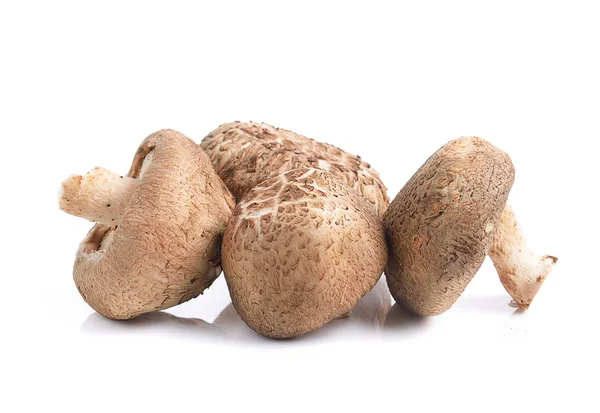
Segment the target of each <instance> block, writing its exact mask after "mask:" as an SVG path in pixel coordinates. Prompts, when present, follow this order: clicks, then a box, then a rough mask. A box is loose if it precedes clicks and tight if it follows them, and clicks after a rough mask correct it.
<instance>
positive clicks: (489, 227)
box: [383, 137, 556, 315]
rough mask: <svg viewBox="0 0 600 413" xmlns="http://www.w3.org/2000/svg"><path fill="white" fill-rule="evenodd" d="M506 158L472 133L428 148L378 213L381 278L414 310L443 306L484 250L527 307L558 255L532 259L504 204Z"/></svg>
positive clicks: (508, 182) (508, 175) (429, 311)
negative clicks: (383, 254) (383, 242)
mask: <svg viewBox="0 0 600 413" xmlns="http://www.w3.org/2000/svg"><path fill="white" fill-rule="evenodd" d="M513 181H514V167H513V164H512V161H511V160H510V158H509V156H508V155H507V154H506V153H505V152H503V151H501V150H499V149H498V148H496V147H495V146H493V145H492V144H490V143H489V142H487V141H485V140H483V139H480V138H477V137H462V138H460V139H457V140H454V141H451V142H449V143H448V144H446V145H445V146H443V147H442V148H441V149H439V150H438V151H437V152H436V153H434V154H433V155H432V156H431V157H430V158H429V159H428V160H427V161H426V162H425V164H423V166H421V168H420V169H419V170H418V171H417V172H416V173H415V175H414V176H413V177H412V178H411V179H410V180H409V181H408V182H407V183H406V185H405V186H404V187H403V188H402V190H401V191H400V192H399V193H398V195H397V196H396V198H395V199H394V200H393V201H392V203H391V204H390V206H389V208H388V210H387V211H386V213H385V215H384V217H383V223H384V228H385V231H386V238H387V242H388V248H389V257H388V263H387V266H386V270H385V273H386V278H387V282H388V285H389V288H390V292H391V293H392V296H393V297H394V299H395V300H396V301H397V302H399V303H401V304H403V305H404V306H406V307H408V308H409V309H410V310H412V311H413V312H415V313H417V314H420V315H437V314H441V313H443V312H444V311H446V310H448V309H449V308H450V307H451V306H452V304H454V302H455V301H456V300H457V299H458V297H459V296H460V295H461V294H462V292H463V291H464V289H465V287H466V286H467V284H468V283H469V282H470V281H471V279H472V278H473V276H474V275H475V273H476V272H477V271H478V270H479V268H480V267H481V265H482V264H483V261H484V259H485V257H486V255H487V254H488V253H489V254H490V257H491V258H492V259H493V260H494V264H495V265H496V268H497V269H498V272H499V274H500V278H501V280H502V283H503V285H504V286H505V288H506V289H507V291H508V292H509V293H510V295H511V296H512V297H513V298H514V299H515V301H516V302H517V303H518V304H519V306H521V307H522V308H527V307H528V306H529V304H530V303H531V300H533V297H534V296H535V294H536V293H537V291H538V290H539V287H540V286H541V283H542V282H543V280H544V279H545V277H546V275H547V273H548V272H549V270H550V268H551V265H552V264H553V263H554V262H555V261H556V258H554V257H547V256H545V257H542V259H541V261H539V262H538V261H536V259H535V258H534V255H533V253H531V252H530V251H529V249H528V248H527V245H526V244H525V242H524V239H523V237H522V233H521V230H520V227H519V226H518V225H517V223H516V220H515V218H514V215H513V213H512V210H511V209H510V207H506V202H507V199H508V194H509V192H510V189H511V187H512V184H513Z"/></svg>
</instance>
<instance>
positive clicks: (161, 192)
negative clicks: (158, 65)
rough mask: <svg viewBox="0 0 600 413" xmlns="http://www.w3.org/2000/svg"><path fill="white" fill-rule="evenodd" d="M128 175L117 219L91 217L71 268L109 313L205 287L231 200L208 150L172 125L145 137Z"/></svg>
mask: <svg viewBox="0 0 600 413" xmlns="http://www.w3.org/2000/svg"><path fill="white" fill-rule="evenodd" d="M148 155H150V156H148ZM144 160H146V162H144ZM129 176H130V177H132V178H139V179H140V184H139V186H138V187H137V188H136V189H135V191H134V193H133V195H132V197H131V200H130V202H129V204H128V205H127V206H126V208H125V211H124V213H123V217H122V219H121V222H120V224H119V225H118V227H108V226H105V225H99V224H97V225H95V226H94V227H93V228H92V230H91V231H90V232H89V233H88V235H87V237H86V238H85V239H84V240H83V242H82V243H81V245H80V247H79V250H78V252H77V257H76V260H75V265H74V270H73V274H74V279H75V284H76V285H77V288H78V289H79V292H80V293H81V295H82V297H83V298H84V300H85V301H86V302H87V303H88V304H89V305H90V306H91V307H92V308H94V310H96V311H97V312H99V313H100V314H102V315H104V316H106V317H109V318H115V319H126V318H132V317H135V316H137V315H140V314H142V313H146V312H150V311H155V310H161V309H165V308H168V307H172V306H174V305H177V304H180V303H182V302H184V301H187V300H190V299H192V298H194V297H197V296H198V295H199V294H200V293H202V291H204V289H206V288H207V287H209V286H210V285H211V284H212V282H213V281H214V279H215V278H216V277H217V276H218V275H219V274H220V272H221V269H220V267H219V265H220V260H219V244H220V242H221V236H222V233H223V231H224V229H225V226H226V224H227V221H228V220H229V218H230V217H231V212H232V210H233V208H234V201H233V197H232V196H231V194H230V193H229V191H228V190H227V188H226V187H225V185H224V184H223V182H222V181H221V179H220V178H219V177H218V176H217V174H216V173H215V171H214V169H213V167H212V165H211V163H210V159H209V158H208V156H207V155H206V154H205V153H204V151H203V150H202V149H201V148H200V147H199V146H198V145H196V144H195V143H194V142H193V141H191V140H190V139H188V138H187V137H185V136H184V135H182V134H180V133H179V132H175V131H172V130H161V131H159V132H156V133H154V134H152V135H150V136H149V137H147V138H146V139H145V140H144V141H143V142H142V144H141V146H140V148H139V149H138V151H137V153H136V155H135V158H134V161H133V164H132V167H131V170H130V172H129Z"/></svg>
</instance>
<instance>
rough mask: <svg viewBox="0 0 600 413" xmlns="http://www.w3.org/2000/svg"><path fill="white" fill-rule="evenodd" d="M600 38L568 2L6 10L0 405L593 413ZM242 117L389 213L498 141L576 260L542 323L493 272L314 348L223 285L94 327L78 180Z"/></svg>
mask: <svg viewBox="0 0 600 413" xmlns="http://www.w3.org/2000/svg"><path fill="white" fill-rule="evenodd" d="M599 21H600V13H599V12H598V10H597V9H596V8H595V7H594V2H589V3H583V2H573V1H569V2H562V3H556V2H541V3H533V2H524V1H517V2H510V1H504V2H495V3H491V2H481V1H478V2H456V1H454V2H441V3H433V2H426V1H422V2H411V3H400V2H390V3H379V2H372V1H369V2H364V3H362V4H360V3H353V2H340V3H333V2H331V3H330V2H327V3H325V2H309V1H303V2H298V3H296V4H291V3H288V2H272V3H264V2H259V3H257V2H243V3H242V2H240V3H232V2H225V1H220V2H206V3H205V4H201V3H200V2H198V4H193V5H192V4H191V3H190V4H185V3H181V2H175V1H169V2H164V4H162V5H159V4H155V3H154V2H144V3H140V4H135V3H130V2H109V1H104V2H96V3H95V4H92V3H91V2H88V3H86V4H84V2H73V3H65V2H56V1H54V2H40V3H32V2H26V1H22V2H10V3H9V2H2V3H1V5H0V53H1V55H0V59H1V61H0V126H1V129H0V132H1V142H2V152H1V153H2V157H1V160H0V168H1V176H2V187H3V188H2V189H3V190H2V211H3V216H4V219H5V221H4V225H3V227H2V237H1V238H0V243H1V247H2V248H1V250H0V251H1V260H2V264H3V267H2V269H1V270H0V272H1V278H0V279H1V280H2V286H1V287H0V288H1V289H2V313H1V314H2V315H1V317H2V320H1V321H2V330H1V331H2V334H1V336H2V338H1V340H0V342H1V343H2V344H1V348H2V351H1V352H0V354H1V356H0V357H1V367H0V369H1V371H2V374H1V377H2V381H3V383H2V391H1V393H2V395H1V397H0V410H1V411H4V412H13V411H61V412H62V411H85V412H87V411H159V410H160V411H180V410H182V409H184V408H185V409H186V411H230V410H231V411H254V410H257V411H276V412H287V411H296V410H298V411H301V410H310V411H332V412H337V411H354V410H357V411H384V410H385V411H403V412H414V411H433V410H434V409H438V410H442V411H507V410H510V411H517V410H520V411H545V410H547V409H549V408H553V409H556V410H557V411H598V409H599V403H598V400H597V397H598V396H597V391H598V369H599V368H600V363H599V357H598V345H599V344H600V343H599V341H598V339H597V338H596V335H597V333H598V324H599V321H598V320H599V319H598V316H599V314H598V309H597V308H598V304H597V303H598V294H599V291H598V287H599V286H600V283H599V276H600V274H599V271H598V266H597V265H596V264H595V261H596V259H597V256H598V247H599V246H600V242H599V238H598V230H599V229H600V228H599V225H598V214H599V212H598V199H599V196H598V189H597V183H598V178H599V173H598V165H597V164H598V146H599V145H598V139H599V138H600V117H599V114H600V60H599V59H600V54H599V52H600V47H599V46H600V24H599ZM233 120H254V121H264V122H267V123H270V124H273V125H276V126H280V127H284V128H287V129H291V130H293V131H296V132H298V133H302V134H304V135H307V136H309V137H312V138H314V139H317V140H320V141H325V142H328V143H331V144H334V145H336V146H340V147H342V148H343V149H345V150H346V151H348V152H351V153H354V154H359V155H361V157H362V158H363V159H365V160H367V162H370V163H371V164H372V165H373V166H374V167H375V169H376V170H377V171H378V172H379V173H380V174H381V176H382V178H383V180H384V182H385V183H386V185H387V186H388V189H389V194H390V196H391V197H393V196H395V194H396V193H397V192H398V191H399V190H400V188H401V187H402V185H403V184H404V183H405V182H406V181H407V180H408V178H410V176H411V175H412V174H413V173H414V171H416V169H417V168H418V167H419V166H420V165H421V164H422V163H423V162H424V161H425V160H426V159H427V158H428V157H429V155H430V154H431V153H433V152H434V151H435V150H436V149H437V148H439V147H440V146H442V145H443V144H444V143H446V142H447V141H449V140H451V139H454V138H457V137H459V136H461V135H477V136H480V137H483V138H485V139H488V140H489V141H491V142H492V143H494V144H496V145H497V146H499V147H500V148H502V149H504V150H505V151H507V152H508V153H509V154H510V155H511V157H512V159H513V162H514V164H515V167H516V170H517V178H516V182H515V185H514V187H513V190H512V193H511V197H510V201H511V203H512V204H513V206H514V208H515V210H516V212H517V214H518V216H519V218H520V220H521V222H522V223H523V226H524V228H525V231H526V233H527V235H528V238H529V241H530V244H531V245H532V246H533V247H534V249H535V250H536V251H538V252H540V253H549V254H553V255H556V256H558V257H559V262H558V264H557V266H556V267H555V269H554V271H553V272H552V273H551V275H550V277H549V278H548V280H547V281H546V283H545V284H544V287H543V288H542V290H541V292H540V293H539V295H538V297H537V298H536V300H535V301H534V303H533V305H532V307H531V309H530V310H529V311H528V312H526V313H519V312H517V311H515V309H514V308H512V307H510V306H509V305H508V303H509V301H510V298H509V296H508V295H507V294H506V292H505V291H504V289H503V288H502V286H501V284H500V282H499V281H498V278H497V276H496V274H495V271H494V269H493V266H492V265H491V264H490V262H489V261H487V262H486V263H485V264H484V266H483V267H482V269H481V271H480V272H479V274H478V275H477V276H476V277H475V279H474V280H473V281H472V283H471V284H470V285H469V287H468V288H467V290H466V291H465V293H464V294H463V296H462V297H461V298H460V299H459V301H458V302H457V303H456V305H455V306H454V307H453V308H452V309H451V310H450V311H448V312H447V313H445V314H443V315H441V316H438V317H434V318H427V319H418V318H414V317H411V316H408V315H407V314H405V313H403V312H402V311H401V310H399V309H398V308H397V307H393V308H392V309H391V311H389V312H387V314H386V310H387V307H386V305H385V302H386V300H390V297H389V295H388V294H387V293H386V289H385V288H386V287H385V285H380V286H378V289H376V290H375V291H374V292H373V293H372V294H371V295H370V296H368V297H367V298H366V299H365V300H363V301H362V302H361V304H360V308H359V309H357V310H356V311H355V315H353V316H352V317H351V318H350V319H348V320H338V321H335V322H332V323H331V324H329V325H327V326H326V327H324V328H322V329H321V330H319V331H317V332H315V333H312V334H309V335H307V336H305V337H303V338H301V339H299V340H288V341H273V340H268V339H264V338H262V337H259V336H257V335H256V334H254V333H253V332H251V331H249V330H248V329H247V328H246V327H245V325H244V324H243V323H242V322H241V321H240V320H239V318H237V316H236V314H235V312H232V311H231V308H227V307H228V304H229V302H230V301H229V296H228V293H227V288H226V286H225V283H224V279H223V278H222V277H220V278H219V280H218V281H217V282H216V283H215V284H214V286H213V287H211V288H210V289H209V290H208V291H207V292H206V293H205V294H204V295H203V296H201V297H199V298H198V299H195V300H193V301H191V302H189V303H186V304H184V305H181V306H179V307H176V308H173V309H170V310H168V311H167V312H163V313H158V314H154V315H150V316H147V317H142V318H140V319H138V320H135V321H132V322H114V321H110V320H106V319H103V318H102V317H100V316H99V315H97V314H94V313H93V311H92V310H91V309H90V308H89V307H88V306H87V305H86V304H85V303H84V302H83V300H82V299H81V298H80V296H79V294H78V292H77V290H76V288H75V286H74V283H73V281H72V278H71V267H72V263H73V259H74V253H75V250H76V248H77V245H78V243H79V242H80V240H81V239H82V238H83V237H84V235H85V234H86V232H87V230H88V229H89V228H90V224H89V223H87V222H85V221H82V220H79V219H76V218H74V217H70V216H67V215H65V214H63V213H61V212H60V211H59V210H58V208H57V206H56V196H57V192H58V189H59V184H60V182H61V181H62V180H63V179H64V178H66V177H67V176H68V175H70V174H72V173H84V172H86V171H88V170H89V169H91V168H92V167H94V166H96V165H102V166H104V167H107V168H109V169H112V170H114V171H117V172H121V173H123V172H126V171H127V170H128V168H129V165H130V162H131V159H132V157H133V154H134V151H135V150H136V148H137V145H138V144H139V143H140V142H141V140H143V139H144V138H145V137H146V136H147V135H148V134H150V133H152V132H154V131H156V130H158V129H161V128H173V129H177V130H179V131H181V132H183V133H184V134H186V135H187V136H189V137H190V138H192V139H194V140H196V141H200V140H201V139H202V138H203V137H204V136H205V135H206V134H207V133H208V132H210V131H211V130H213V129H214V128H216V127H217V126H218V125H220V124H222V123H225V122H229V121H233ZM222 312H223V313H222ZM220 314H221V316H220V317H219V319H218V320H216V319H217V317H218V316H219V315H220Z"/></svg>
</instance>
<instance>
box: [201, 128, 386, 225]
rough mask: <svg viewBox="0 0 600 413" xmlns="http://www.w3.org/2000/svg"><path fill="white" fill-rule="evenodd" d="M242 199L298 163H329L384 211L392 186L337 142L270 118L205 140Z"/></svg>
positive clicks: (314, 165) (218, 132)
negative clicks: (307, 134) (302, 132)
mask: <svg viewBox="0 0 600 413" xmlns="http://www.w3.org/2000/svg"><path fill="white" fill-rule="evenodd" d="M200 145H201V146H202V148H203V149H204V150H205V151H206V153H208V156H209V157H210V159H211V160H212V163H213V165H214V167H215V170H216V171H217V173H218V174H219V176H220V177H221V178H222V179H223V181H225V184H226V185H227V187H228V188H229V189H230V190H231V193H232V194H233V195H234V196H235V197H236V199H237V200H238V201H239V200H240V199H242V198H243V197H244V195H246V194H247V193H248V191H250V189H252V188H254V187H255V186H256V185H258V184H259V183H261V182H263V181H265V180H267V179H269V178H273V177H275V176H277V175H279V174H281V173H283V172H287V171H290V170H292V169H297V168H318V169H324V170H326V171H328V172H330V173H331V174H333V175H335V176H336V177H337V178H338V179H340V180H342V181H343V182H345V183H346V184H347V185H349V186H350V187H352V188H354V189H356V190H357V191H358V192H359V193H360V194H361V195H362V196H363V197H364V198H366V199H367V200H368V201H369V203H371V204H372V205H373V207H374V208H375V212H376V213H377V214H379V215H383V212H384V211H385V209H386V208H387V206H388V204H389V203H390V199H389V197H388V196H387V189H386V187H385V185H383V182H381V178H380V177H379V175H378V174H377V172H375V170H374V169H373V168H371V166H370V165H369V164H368V163H366V162H364V161H362V160H361V159H360V157H358V156H354V155H350V154H349V153H346V152H344V151H343V150H341V149H339V148H336V147H335V146H332V145H329V144H326V143H320V142H316V141H314V140H312V139H309V138H307V137H305V136H302V135H298V134H296V133H294V132H291V131H288V130H285V129H280V128H275V127H273V126H270V125H267V124H265V123H252V122H232V123H226V124H224V125H222V126H220V127H219V128H217V129H216V130H214V131H212V132H211V133H210V134H209V135H208V136H207V137H206V138H204V140H203V141H202V143H201V144H200Z"/></svg>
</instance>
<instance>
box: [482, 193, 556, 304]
mask: <svg viewBox="0 0 600 413" xmlns="http://www.w3.org/2000/svg"><path fill="white" fill-rule="evenodd" d="M488 255H489V257H490V258H491V259H492V261H493V263H494V266H495V267H496V271H498V275H499V276H500V281H501V282H502V285H503V286H504V288H505V289H506V291H507V292H508V293H509V294H510V296H511V297H512V298H513V300H515V302H516V303H517V305H518V306H519V307H520V308H522V309H524V310H526V309H527V308H529V305H530V304H531V301H533V298H534V297H535V295H536V294H537V292H538V291H539V289H540V287H541V286H542V284H543V283H544V280H545V279H546V277H547V276H548V274H549V273H550V271H551V270H552V267H553V266H554V264H555V263H556V261H557V258H556V257H553V256H551V255H543V256H538V255H536V254H535V253H534V252H533V251H532V250H531V249H530V248H529V246H528V245H527V241H526V239H525V237H524V235H523V228H522V227H521V225H520V224H519V222H518V221H517V218H516V217H515V213H514V211H513V209H512V208H511V206H510V205H508V204H507V205H506V207H505V208H504V212H503V213H502V217H501V218H500V221H499V222H498V227H497V228H496V233H495V235H494V238H493V241H492V245H491V248H490V250H489V252H488Z"/></svg>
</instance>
